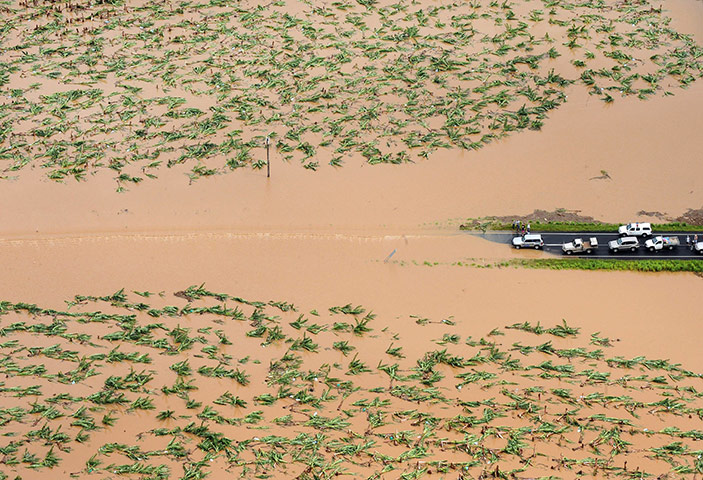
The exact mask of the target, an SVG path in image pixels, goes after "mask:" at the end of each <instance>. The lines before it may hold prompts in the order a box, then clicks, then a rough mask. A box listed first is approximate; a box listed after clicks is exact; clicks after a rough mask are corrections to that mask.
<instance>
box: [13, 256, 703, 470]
mask: <svg viewBox="0 0 703 480" xmlns="http://www.w3.org/2000/svg"><path fill="white" fill-rule="evenodd" d="M633 263H634V262H629V263H623V264H626V265H627V264H633ZM134 295H136V297H135V296H134ZM134 295H133V294H132V293H127V291H125V290H124V289H122V290H119V291H117V292H115V293H113V294H109V295H102V296H92V295H76V296H75V297H74V298H73V299H71V300H70V301H68V302H66V305H67V307H66V308H65V309H55V308H45V307H40V306H38V305H35V304H32V303H24V302H16V303H15V302H11V301H6V300H5V301H0V338H1V339H2V341H0V374H2V382H0V452H2V457H1V458H0V472H2V475H1V476H0V477H2V478H5V477H7V478H33V477H34V476H36V475H38V474H40V475H44V476H46V475H52V474H55V472H54V473H52V469H56V468H57V467H62V466H63V465H64V464H67V463H68V462H67V460H68V459H69V458H70V464H71V465H76V463H78V464H79V465H82V468H81V467H78V469H77V470H74V476H90V475H95V474H97V475H100V476H108V477H110V476H114V475H118V476H139V477H140V478H141V477H143V478H152V479H160V480H165V479H169V478H174V479H175V478H181V479H197V478H205V477H209V476H212V477H222V476H232V477H238V478H284V477H287V476H289V474H290V473H291V472H295V476H296V477H297V478H301V479H314V478H318V479H323V478H332V477H335V476H339V475H358V476H364V477H366V478H380V477H381V476H382V475H383V474H384V472H385V473H392V475H393V476H394V477H398V478H419V477H422V476H425V475H428V476H429V475H430V474H431V473H435V472H437V473H439V474H440V475H449V474H451V475H452V477H453V476H460V477H462V478H537V477H539V476H540V475H541V474H542V472H544V465H556V466H557V468H558V469H564V470H565V471H567V472H569V471H572V470H574V471H579V470H580V469H584V468H587V467H589V469H588V471H589V475H591V472H592V470H591V468H590V467H593V466H596V465H597V466H598V470H599V472H598V474H599V475H603V476H605V477H611V476H612V477H617V476H624V477H625V478H634V477H635V476H636V478H648V477H652V478H655V477H664V476H672V477H673V476H675V477H676V478H691V479H694V478H697V476H700V473H702V472H703V463H701V461H700V458H701V453H700V449H699V446H698V445H697V442H699V441H700V440H701V439H703V428H701V426H700V423H701V421H702V419H703V400H702V397H703V396H702V394H701V392H700V390H701V387H700V382H701V379H703V375H701V374H700V373H697V372H694V371H691V370H689V369H687V368H686V367H685V366H682V365H680V364H677V363H673V362H671V361H669V360H666V359H656V358H649V357H647V356H646V355H637V356H623V355H621V354H619V353H618V349H617V348H616V342H617V341H618V340H612V339H611V338H609V337H608V336H607V332H593V333H589V332H582V330H583V329H581V328H578V327H576V326H574V325H570V324H569V323H567V321H566V320H562V321H561V322H560V323H557V324H556V325H553V326H543V325H542V324H540V323H537V324H533V323H530V322H529V321H522V322H519V323H514V322H513V323H512V324H509V325H505V326H504V327H500V326H498V327H496V328H493V329H492V330H491V331H489V332H487V333H485V334H484V335H483V336H481V337H480V338H473V337H471V336H469V337H465V336H463V335H462V334H461V330H460V329H459V328H457V327H455V326H456V325H457V324H458V323H460V322H462V321H463V319H461V318H452V320H451V321H450V320H447V319H445V320H442V321H432V320H430V319H429V318H425V317H423V316H419V315H411V316H408V317H404V318H403V317H394V318H393V319H392V320H391V321H389V322H386V323H385V324H386V325H390V324H392V325H396V326H398V330H400V331H402V332H404V333H403V335H401V334H399V333H393V332H390V331H389V327H386V328H375V327H381V326H383V325H384V324H382V323H381V324H379V323H378V322H379V319H378V318H377V316H376V315H375V314H373V313H371V312H370V311H369V310H368V309H366V308H365V307H363V306H361V305H356V304H352V303H349V304H347V305H344V306H333V307H330V308H328V309H318V310H315V312H316V313H315V315H314V316H315V319H316V321H317V322H320V323H316V324H314V325H312V324H310V323H309V319H308V318H306V317H305V315H301V314H300V313H299V312H298V309H297V308H296V307H295V305H294V304H292V303H289V302H279V301H268V302H262V301H250V300H246V299H243V298H241V297H238V296H234V295H229V294H225V293H217V292H212V291H209V290H208V289H206V288H205V286H204V285H200V286H197V285H194V286H191V287H189V288H187V289H185V290H181V291H177V292H174V294H173V295H174V296H173V297H171V296H166V295H165V293H164V292H162V293H161V294H159V295H158V296H153V295H152V294H150V293H149V292H134ZM147 300H148V301H149V302H150V303H149V304H147V303H145V301H147ZM172 303H176V304H172ZM317 312H329V313H323V314H321V313H317ZM340 318H343V319H347V320H349V322H348V323H347V322H336V320H338V319H340ZM419 319H422V321H421V322H420V321H417V320H419ZM332 323H335V325H342V324H343V325H345V326H344V328H341V327H340V328H328V327H329V325H331V324H332ZM469 323H470V324H471V325H474V323H473V322H472V321H471V320H470V319H469ZM252 328H253V329H254V330H256V331H257V333H256V335H250V332H252ZM259 330H260V331H259ZM301 330H304V332H301ZM313 336H314V339H315V342H314V343H312V338H313ZM408 338H411V341H410V342H408V343H407V345H406V348H405V349H403V348H402V347H401V346H400V345H402V344H403V342H405V341H406V340H407V339H408ZM224 340H227V341H224ZM624 341H627V339H624ZM401 350H402V353H401ZM352 351H353V352H354V354H353V355H351V354H350V353H351V352H352ZM250 407H252V408H250ZM282 412H283V413H282ZM681 419H685V422H682V420H681ZM643 457H644V458H647V460H648V461H647V463H646V466H644V465H643V464H641V463H640V460H641V459H642V458H643ZM64 462H66V463H64ZM628 463H629V465H630V467H626V465H627V464H628ZM71 468H74V467H71ZM577 469H578V470H577ZM635 469H636V470H635ZM301 472H302V473H301ZM593 474H594V475H595V473H593ZM635 474H636V475H635Z"/></svg>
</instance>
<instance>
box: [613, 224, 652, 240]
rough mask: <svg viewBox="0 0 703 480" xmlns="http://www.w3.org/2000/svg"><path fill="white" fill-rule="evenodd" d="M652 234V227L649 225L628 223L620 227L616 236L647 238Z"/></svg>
mask: <svg viewBox="0 0 703 480" xmlns="http://www.w3.org/2000/svg"><path fill="white" fill-rule="evenodd" d="M651 234H652V225H651V224H650V223H628V224H627V225H620V228H618V235H620V236H621V237H648V236H650V235H651Z"/></svg>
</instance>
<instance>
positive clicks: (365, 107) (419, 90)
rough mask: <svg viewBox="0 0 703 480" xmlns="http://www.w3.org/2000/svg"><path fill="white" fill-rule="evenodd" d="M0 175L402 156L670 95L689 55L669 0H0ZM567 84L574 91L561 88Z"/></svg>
mask: <svg viewBox="0 0 703 480" xmlns="http://www.w3.org/2000/svg"><path fill="white" fill-rule="evenodd" d="M0 14H2V18H3V22H2V25H1V26H0V95H2V98H3V101H2V102H0V169H1V170H0V171H1V175H2V176H3V177H6V178H7V177H14V176H17V175H20V174H21V171H22V170H23V169H27V168H28V167H38V168H40V169H41V170H42V171H44V172H45V173H46V175H47V176H48V177H49V178H52V179H55V180H63V179H67V178H75V179H78V180H83V179H87V178H88V177H89V176H90V175H91V174H94V173H95V172H98V171H100V170H103V169H110V170H113V171H114V177H115V179H116V180H117V185H118V189H119V190H122V189H123V188H125V187H126V186H128V185H133V184H136V183H139V182H141V181H143V180H145V179H148V178H156V177H157V175H158V172H159V169H160V168H164V167H174V166H177V165H181V164H182V165H183V166H182V168H183V169H184V170H185V172H186V173H188V175H189V176H190V177H191V179H195V178H198V177H202V176H209V175H214V174H218V173H222V172H226V171H230V170H234V169H238V168H242V167H253V168H261V167H262V166H264V165H265V160H264V158H265V155H264V154H263V153H262V151H263V148H264V142H265V138H266V137H267V136H270V138H271V139H272V146H273V147H274V150H275V152H274V153H276V154H277V155H279V157H280V158H282V159H284V160H286V161H290V162H295V163H300V164H301V165H302V166H303V167H304V168H307V169H310V170H315V169H317V168H318V167H320V166H321V164H329V165H333V166H341V165H344V164H345V163H348V162H368V163H371V164H377V163H403V162H409V161H415V160H417V159H420V158H427V157H428V156H429V155H430V154H431V153H432V152H435V151H437V150H438V149H464V150H474V149H478V148H481V147H483V146H485V145H486V144H488V143H490V142H491V141H492V140H493V139H497V138H501V137H503V136H505V135H508V134H510V133H511V132H514V131H518V130H522V129H525V128H529V129H534V130H538V129H540V127H541V126H542V125H543V122H544V121H545V120H546V118H547V115H548V113H549V111H550V110H552V109H555V108H557V107H559V105H561V104H562V103H563V102H565V101H566V92H567V91H568V89H569V88H586V89H588V91H589V93H591V94H593V95H596V96H597V97H599V98H601V99H602V100H603V101H605V102H612V101H613V100H614V99H615V98H621V97H636V98H639V99H646V98H649V97H651V96H653V95H668V94H672V93H674V92H675V91H676V89H677V88H678V87H680V86H686V85H688V84H690V83H691V82H693V81H694V80H695V79H697V78H699V77H700V76H701V61H702V60H703V57H702V56H703V49H701V47H700V46H699V44H697V43H696V41H695V39H694V38H692V37H690V36H688V35H686V34H685V32H677V31H675V30H673V29H672V28H671V26H670V18H669V17H668V13H667V11H666V2H663V3H662V2H650V1H647V0H641V1H640V0H638V1H622V2H605V1H595V0H590V1H575V2H572V1H567V0H543V1H537V0H530V1H525V2H509V1H503V2H499V1H496V0H493V1H491V0H481V1H479V0H474V1H470V2H469V1H454V2H450V1H446V2H425V3H422V2H416V1H408V0H398V1H395V2H392V3H391V2H381V1H376V0H357V1H351V0H342V1H332V2H323V3H319V2H307V1H297V0H286V1H284V0H277V1H271V2H268V3H261V2H250V1H228V0H210V1H209V2H203V3H199V2H194V1H165V0H152V1H143V2H142V1H139V2H137V1H120V0H103V1H94V0H93V1H90V2H88V1H81V0H70V1H51V2H48V1H39V0H21V1H19V2H17V1H3V2H0ZM572 85H573V86H572Z"/></svg>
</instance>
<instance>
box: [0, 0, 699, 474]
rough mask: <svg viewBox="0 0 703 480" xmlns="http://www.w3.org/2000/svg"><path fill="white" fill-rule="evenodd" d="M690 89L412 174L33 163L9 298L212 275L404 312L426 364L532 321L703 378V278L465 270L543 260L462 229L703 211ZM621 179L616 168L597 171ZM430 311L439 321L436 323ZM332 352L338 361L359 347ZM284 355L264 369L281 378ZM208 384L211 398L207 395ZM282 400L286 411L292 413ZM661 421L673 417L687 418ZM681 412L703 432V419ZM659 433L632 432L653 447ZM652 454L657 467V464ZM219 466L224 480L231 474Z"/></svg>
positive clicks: (683, 7)
mask: <svg viewBox="0 0 703 480" xmlns="http://www.w3.org/2000/svg"><path fill="white" fill-rule="evenodd" d="M666 8H667V9H670V10H671V14H672V16H673V17H674V22H675V23H676V24H677V28H680V29H681V30H683V31H690V32H692V33H693V34H694V35H696V37H698V38H702V37H703V31H701V29H702V28H703V27H701V26H702V25H703V21H698V20H697V19H701V16H702V13H703V4H702V3H701V2H699V1H698V2H694V1H693V0H673V1H670V2H667V3H666ZM674 93H675V95H674V96H671V97H666V98H664V97H661V96H656V97H653V98H651V99H650V100H647V101H638V100H635V99H620V98H616V100H615V102H614V104H612V105H605V104H604V103H603V102H602V101H601V100H599V99H598V98H596V97H590V96H589V95H588V94H587V93H585V91H584V90H583V88H581V87H572V88H571V89H569V91H568V94H569V97H568V102H567V103H566V104H564V105H563V106H561V107H560V108H558V109H557V110H554V111H552V112H551V113H550V116H549V119H548V120H547V121H545V124H544V127H543V129H542V131H540V132H527V131H526V132H522V133H519V134H514V135H512V136H510V137H509V138H507V139H503V140H500V141H497V142H494V143H493V144H490V145H488V146H487V147H485V148H483V149H482V150H480V151H478V152H467V153H460V152H456V151H450V152H446V151H445V152H443V151H440V152H438V153H436V154H434V155H432V156H431V157H430V159H429V160H427V161H422V162H418V163H415V164H409V165H393V166H390V165H379V166H370V165H367V164H358V163H357V164H355V163H350V164H349V165H348V166H345V167H343V168H340V169H333V168H322V169H321V170H320V171H318V172H311V171H308V170H305V169H302V168H300V166H298V165H292V164H288V163H286V162H284V161H282V159H281V158H280V157H279V156H278V155H277V154H276V153H274V154H273V155H272V177H271V178H270V179H267V178H266V176H265V171H236V172H234V173H231V174H228V175H222V176H216V177H214V178H207V179H201V180H198V181H196V182H194V183H192V184H189V179H188V177H187V176H186V172H185V170H179V169H178V167H175V168H173V169H170V170H165V169H163V170H160V171H158V173H157V174H158V176H159V179H158V180H154V181H146V182H143V183H142V184H140V185H137V186H133V187H131V189H130V190H129V191H127V192H125V193H121V194H119V193H116V192H115V187H116V185H115V181H114V179H113V178H112V175H111V174H110V173H105V172H101V173H98V174H96V175H95V176H93V177H91V178H90V179H89V181H86V182H79V183H76V182H73V181H67V182H66V183H56V182H52V181H49V180H47V179H46V178H45V177H44V173H43V172H40V171H39V169H34V170H31V171H23V172H22V175H20V176H19V177H18V178H17V179H16V180H10V181H5V182H3V183H2V184H1V185H0V205H2V210H1V211H0V220H1V222H0V264H1V265H2V273H0V293H1V297H2V298H1V299H3V300H9V301H13V302H19V301H23V302H31V303H37V304H40V305H42V306H45V307H52V308H62V307H63V305H64V303H63V302H64V301H65V300H68V299H71V298H73V296H74V295H76V294H85V295H105V294H109V293H111V292H114V291H117V290H119V289H120V288H125V289H127V290H139V291H141V290H151V291H162V290H163V291H165V292H168V295H170V294H171V293H173V292H175V291H177V290H182V289H184V288H186V287H187V286H189V285H193V284H200V283H203V282H204V283H205V284H206V286H207V288H208V289H210V290H213V291H216V292H226V293H229V294H231V295H237V296H241V297H244V298H248V299H252V300H262V301H268V300H284V301H291V302H294V303H295V304H296V305H298V306H299V308H300V309H301V311H309V310H310V309H321V310H324V309H326V308H327V307H329V306H331V305H344V304H347V303H352V304H354V305H357V304H362V305H364V306H365V307H366V308H368V309H371V310H373V311H374V312H375V313H377V314H378V316H379V319H380V320H381V321H382V322H384V323H383V324H382V325H381V326H380V327H377V329H378V330H380V329H381V327H384V326H385V327H388V328H389V329H390V330H391V331H393V332H402V337H403V347H404V349H405V351H406V352H409V354H408V357H409V358H413V356H412V355H411V354H414V355H415V357H417V355H421V354H422V353H423V352H425V351H426V350H427V349H428V345H429V344H430V341H431V340H436V339H438V338H441V337H442V335H443V334H445V333H452V332H455V331H456V332H459V333H461V335H462V337H467V336H473V337H475V338H479V337H481V336H485V335H486V334H487V333H488V332H490V331H491V330H493V329H494V328H496V327H503V326H506V325H510V324H513V323H517V322H526V321H527V322H531V323H532V324H536V323H538V322H539V323H541V324H542V325H548V326H551V325H556V324H559V323H561V322H562V320H566V321H567V322H568V324H569V325H573V326H578V327H580V328H581V329H582V330H583V332H584V333H585V334H586V335H589V334H591V333H595V332H600V333H601V335H602V336H607V337H610V338H612V339H614V345H615V346H614V347H613V349H612V351H613V352H614V355H621V356H624V357H634V356H637V355H641V354H646V355H647V356H648V357H650V358H665V359H670V360H671V361H672V362H674V363H680V364H682V365H683V367H684V368H690V369H693V370H695V368H696V367H697V366H698V365H701V362H702V361H703V350H702V349H700V345H699V343H700V338H701V337H702V336H703V322H701V320H703V314H702V313H701V306H700V297H699V292H700V290H701V287H702V286H703V283H701V282H703V279H701V278H699V277H696V276H694V275H692V274H638V273H628V272H580V271H546V270H527V269H516V268H498V267H492V268H480V267H479V266H458V265H454V263H456V262H458V261H462V263H465V264H466V263H468V264H470V263H471V262H472V261H474V260H472V259H475V261H476V263H478V264H480V265H482V264H484V263H490V264H493V263H495V262H498V261H501V260H504V259H510V258H514V257H517V256H541V255H543V254H542V253H536V252H515V251H512V250H511V249H509V248H507V247H506V246H504V245H496V244H493V243H490V242H486V241H484V240H481V239H480V238H477V237H472V236H469V235H464V234H458V233H457V232H456V225H457V224H458V223H460V222H461V220H463V219H465V218H467V217H480V216H486V215H510V214H524V213H528V212H531V211H532V210H534V209H536V208H539V209H544V210H552V209H555V208H566V209H570V210H578V211H580V213H582V214H583V215H590V216H593V217H595V218H598V219H600V220H603V221H612V222H617V221H629V220H631V219H635V218H638V219H645V218H643V217H637V212H639V211H641V210H645V211H659V212H663V213H666V214H668V215H671V216H676V215H680V214H682V213H684V212H685V211H686V210H687V209H689V208H700V207H701V206H703V183H702V182H701V180H700V179H701V178H703V162H701V161H700V152H701V151H702V150H703V136H701V135H700V132H701V131H702V130H703V114H702V113H701V112H703V82H700V81H698V82H696V83H694V84H693V85H691V86H690V87H689V88H688V89H686V90H679V89H676V90H674ZM259 154H260V155H263V154H264V152H263V151H261V152H259ZM601 171H606V172H607V173H608V174H609V176H610V177H611V179H610V180H602V179H593V177H598V176H600V175H601ZM385 259H388V261H387V262H385V261H384V260H385ZM169 298H170V297H169ZM182 303H183V302H182ZM417 318H428V319H430V321H431V322H433V323H430V324H429V325H426V326H419V325H418V324H417V322H416V319H417ZM443 319H450V320H451V321H452V322H455V323H456V327H454V329H453V330H452V329H448V328H447V327H446V325H445V324H442V323H441V320H443ZM193 324H194V326H197V323H196V321H193ZM85 328H88V327H85ZM383 340H384V341H385V340H386V338H385V337H384V338H383ZM371 342H372V341H371ZM42 346H43V345H42ZM362 346H363V345H361V344H359V347H362ZM384 348H385V345H384ZM233 349H234V348H233ZM456 351H457V352H461V346H458V347H456ZM321 355H322V356H323V357H324V358H325V359H326V360H328V361H330V363H332V362H335V361H340V358H341V357H340V355H339V354H338V352H324V353H322V354H321ZM338 357H339V358H338ZM369 363H372V362H369ZM373 363H374V364H375V362H373ZM267 365H268V363H266V362H262V365H261V366H259V367H252V370H251V371H252V372H258V373H259V374H260V375H263V373H262V372H263V371H264V368H263V367H266V366H267ZM50 366H51V365H50V364H49V363H47V367H50ZM151 368H157V369H161V370H165V369H166V368H167V365H166V363H164V361H163V360H161V362H157V364H156V365H153V366H152V367H151ZM257 368H258V370H257ZM171 377H173V375H172V374H171ZM171 377H169V378H171ZM375 380H376V381H379V382H380V380H379V379H378V378H376V379H375ZM385 380H386V379H385V377H384V378H383V381H384V382H385ZM521 386H522V385H521ZM552 386H553V385H552ZM699 389H700V388H699ZM613 390H616V389H615V388H613ZM80 393H81V394H84V393H85V392H82V391H81V392H80ZM208 393H209V390H207V389H202V390H201V392H199V393H198V395H199V396H202V397H203V398H200V400H203V399H206V398H207V394H208ZM13 402H16V403H17V404H21V401H19V400H17V399H14V400H13ZM13 405H14V404H13ZM7 406H10V404H9V403H8V404H7ZM158 407H159V409H164V408H166V409H168V408H171V405H170V404H169V403H168V402H166V403H163V404H159V405H158ZM274 410H275V408H273V407H272V408H271V410H267V414H268V413H271V415H272V416H273V415H282V414H283V413H284V412H282V411H279V412H276V413H274ZM157 411H158V410H157ZM135 418H136V420H137V421H134V422H131V423H130V424H129V425H125V428H124V431H123V432H121V433H118V432H110V431H106V432H103V433H101V434H100V435H102V436H97V434H96V437H95V441H96V442H101V441H111V440H112V441H117V440H113V434H114V435H116V437H115V438H120V439H128V438H133V437H134V436H135V435H137V434H138V433H140V432H142V431H143V430H144V429H145V427H144V426H143V425H142V421H143V422H148V419H149V418H151V416H147V415H146V414H141V413H140V414H139V416H138V417H135ZM513 420H514V419H513ZM656 420H657V421H656V425H657V426H658V427H661V428H663V427H664V426H666V425H671V424H673V423H672V422H671V420H670V419H666V420H662V419H660V418H657V419H656ZM677 422H678V423H677V425H678V426H679V427H680V428H682V429H686V428H685V427H687V428H688V429H694V428H698V429H700V428H701V427H700V425H699V424H700V421H699V420H698V419H696V420H695V422H694V421H693V420H691V421H689V420H688V419H686V418H678V419H677ZM123 423H127V422H123ZM507 423H508V420H506V424H507ZM120 426H122V425H120ZM640 437H641V436H640ZM640 437H637V439H636V440H633V439H630V440H631V441H633V442H642V443H641V444H640V445H643V446H645V445H646V446H645V447H643V448H647V447H648V446H649V444H647V443H646V439H642V438H640ZM628 438H629V437H628ZM572 440H573V439H572ZM147 446H148V445H147ZM145 448H146V447H145ZM384 448H387V450H385V451H386V452H387V453H388V454H392V455H398V454H399V453H400V451H401V450H399V449H396V450H394V449H393V448H391V447H389V446H388V445H385V446H384ZM551 449H552V451H558V450H556V446H554V445H552V446H551ZM89 450H90V448H86V451H89ZM548 450H549V449H548ZM79 457H80V455H76V457H75V458H76V459H78V458H79ZM447 458H449V457H447ZM638 461H639V462H640V465H641V466H643V467H642V468H648V469H649V468H650V467H649V466H648V465H649V464H648V462H650V461H651V459H644V458H640V459H639V460H638ZM72 462H73V461H72V460H71V459H68V460H66V461H65V464H62V467H61V468H62V471H63V475H64V478H65V476H67V475H68V472H78V471H80V470H81V469H82V468H83V467H84V462H85V459H84V458H82V457H80V460H75V462H73V463H72ZM631 466H632V465H631ZM651 468H660V469H661V468H662V466H661V464H656V465H655V466H652V467H651ZM172 471H173V472H179V471H180V470H179V469H178V467H177V465H173V466H172ZM662 471H666V470H662ZM218 472H219V473H218V475H217V476H216V475H213V478H221V477H220V475H224V474H225V473H224V468H223V469H221V470H219V471H218ZM534 472H535V473H539V474H543V475H551V474H554V469H552V468H550V467H549V466H545V465H541V466H538V467H537V469H536V470H534ZM293 473H296V474H297V473H299V472H292V471H288V472H287V474H291V476H293ZM561 473H562V474H563V473H564V472H561Z"/></svg>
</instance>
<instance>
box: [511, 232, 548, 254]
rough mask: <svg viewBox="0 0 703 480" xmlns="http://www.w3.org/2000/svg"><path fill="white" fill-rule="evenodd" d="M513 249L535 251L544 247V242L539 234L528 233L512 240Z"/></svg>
mask: <svg viewBox="0 0 703 480" xmlns="http://www.w3.org/2000/svg"><path fill="white" fill-rule="evenodd" d="M513 247H515V248H517V249H520V248H534V249H535V250H537V249H540V248H542V247H544V240H542V235H540V234H539V233H528V234H527V235H523V236H522V237H515V238H513Z"/></svg>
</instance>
